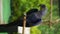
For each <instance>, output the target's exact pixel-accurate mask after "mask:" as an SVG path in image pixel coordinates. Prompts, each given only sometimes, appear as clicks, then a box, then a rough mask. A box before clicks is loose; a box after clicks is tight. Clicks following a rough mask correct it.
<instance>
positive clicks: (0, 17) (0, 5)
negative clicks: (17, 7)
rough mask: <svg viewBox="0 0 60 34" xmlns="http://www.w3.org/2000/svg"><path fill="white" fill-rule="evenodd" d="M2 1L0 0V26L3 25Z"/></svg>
mask: <svg viewBox="0 0 60 34" xmlns="http://www.w3.org/2000/svg"><path fill="white" fill-rule="evenodd" d="M2 9H3V8H2V0H0V24H3V15H2V12H3V11H2Z"/></svg>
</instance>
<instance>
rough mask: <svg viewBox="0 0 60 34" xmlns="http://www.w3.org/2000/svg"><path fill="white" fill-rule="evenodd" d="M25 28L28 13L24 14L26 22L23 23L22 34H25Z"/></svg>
mask: <svg viewBox="0 0 60 34" xmlns="http://www.w3.org/2000/svg"><path fill="white" fill-rule="evenodd" d="M25 27H26V13H25V14H24V22H23V30H22V34H25Z"/></svg>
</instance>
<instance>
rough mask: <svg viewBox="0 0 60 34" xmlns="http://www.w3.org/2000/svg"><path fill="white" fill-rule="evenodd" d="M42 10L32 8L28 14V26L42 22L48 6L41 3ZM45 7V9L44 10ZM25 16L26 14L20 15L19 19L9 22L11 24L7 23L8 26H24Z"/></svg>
mask: <svg viewBox="0 0 60 34" xmlns="http://www.w3.org/2000/svg"><path fill="white" fill-rule="evenodd" d="M40 6H41V8H42V10H39V11H38V9H30V10H29V11H28V12H27V13H26V14H27V16H26V18H27V19H26V27H32V26H35V25H38V24H40V23H41V20H42V19H41V18H42V16H43V15H44V13H45V10H46V6H45V5H40ZM44 9H45V10H44ZM23 17H24V15H22V16H21V17H18V19H17V20H16V21H14V22H9V24H7V25H6V26H23Z"/></svg>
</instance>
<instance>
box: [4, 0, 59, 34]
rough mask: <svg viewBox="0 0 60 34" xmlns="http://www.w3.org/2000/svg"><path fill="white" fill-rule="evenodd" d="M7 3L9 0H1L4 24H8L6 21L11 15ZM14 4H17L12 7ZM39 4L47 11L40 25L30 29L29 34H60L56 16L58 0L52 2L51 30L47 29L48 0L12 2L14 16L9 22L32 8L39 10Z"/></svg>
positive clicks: (19, 0) (18, 0) (16, 0)
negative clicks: (43, 5)
mask: <svg viewBox="0 0 60 34" xmlns="http://www.w3.org/2000/svg"><path fill="white" fill-rule="evenodd" d="M9 2H10V0H3V3H4V4H3V5H4V6H3V8H4V10H3V13H4V14H3V15H4V21H5V22H6V23H8V19H9V16H10V13H11V9H10V3H9ZM15 3H17V6H16V5H14V4H15ZM39 4H45V5H46V6H47V8H48V11H47V14H46V15H45V16H44V17H42V20H43V23H42V24H40V25H38V26H34V27H31V34H60V22H59V19H60V18H59V15H58V13H59V7H58V0H53V6H52V25H51V28H50V27H49V20H50V16H49V15H50V0H13V7H14V10H13V11H14V13H15V15H14V16H12V18H11V20H12V21H14V20H16V19H17V18H18V17H19V16H21V15H22V14H23V13H24V12H27V11H28V10H30V9H32V8H37V9H39ZM7 9H8V10H7ZM8 14H9V15H8ZM46 17H47V18H46ZM45 21H48V22H45ZM55 21H56V22H55Z"/></svg>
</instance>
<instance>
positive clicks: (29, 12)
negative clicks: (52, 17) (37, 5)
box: [27, 9, 38, 15]
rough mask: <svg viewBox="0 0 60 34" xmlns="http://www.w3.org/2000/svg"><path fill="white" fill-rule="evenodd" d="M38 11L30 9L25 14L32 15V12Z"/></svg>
mask: <svg viewBox="0 0 60 34" xmlns="http://www.w3.org/2000/svg"><path fill="white" fill-rule="evenodd" d="M37 11H38V9H30V10H29V11H28V12H27V15H29V14H31V13H34V12H37Z"/></svg>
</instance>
